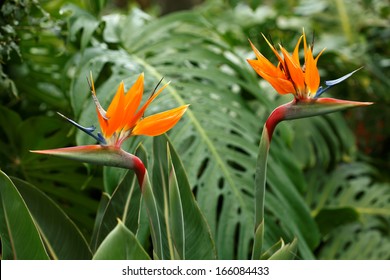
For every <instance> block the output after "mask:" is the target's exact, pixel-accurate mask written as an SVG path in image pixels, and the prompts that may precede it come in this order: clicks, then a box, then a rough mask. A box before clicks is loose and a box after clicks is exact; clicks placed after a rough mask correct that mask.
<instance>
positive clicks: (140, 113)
mask: <svg viewBox="0 0 390 280" xmlns="http://www.w3.org/2000/svg"><path fill="white" fill-rule="evenodd" d="M169 83H170V82H168V83H166V84H165V85H164V86H162V87H161V88H160V89H159V90H158V91H157V92H155V93H154V94H153V95H152V96H151V97H149V99H148V100H147V101H146V102H145V104H144V105H143V106H142V107H141V109H139V111H138V112H137V113H136V114H135V115H134V116H133V118H132V119H131V120H130V121H129V122H127V123H126V127H127V128H132V127H133V126H134V125H135V124H136V123H137V122H138V121H139V120H140V119H141V118H142V116H143V115H144V113H145V110H146V108H148V106H149V105H150V103H151V102H152V101H153V100H154V99H155V98H156V97H157V96H158V95H159V94H160V93H161V92H162V91H163V90H164V89H165V88H166V87H167V86H168V85H169Z"/></svg>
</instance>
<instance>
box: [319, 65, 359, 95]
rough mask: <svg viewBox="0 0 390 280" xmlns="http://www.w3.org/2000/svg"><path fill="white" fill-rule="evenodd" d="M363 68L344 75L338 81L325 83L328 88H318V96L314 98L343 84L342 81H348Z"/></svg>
mask: <svg viewBox="0 0 390 280" xmlns="http://www.w3.org/2000/svg"><path fill="white" fill-rule="evenodd" d="M362 68H363V67H360V68H359V69H356V70H354V71H352V72H351V73H348V74H347V75H344V76H342V77H341V78H338V79H336V80H330V81H325V85H327V87H326V88H323V87H322V86H321V87H319V88H318V90H317V92H316V95H315V96H314V98H317V97H319V96H320V95H321V94H323V93H324V92H325V91H327V90H328V89H330V88H331V87H333V86H335V85H337V84H339V83H341V82H342V81H344V80H346V79H348V78H349V77H351V76H352V75H353V74H355V72H357V71H359V70H360V69H362Z"/></svg>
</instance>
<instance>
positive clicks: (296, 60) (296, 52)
mask: <svg viewBox="0 0 390 280" xmlns="http://www.w3.org/2000/svg"><path fill="white" fill-rule="evenodd" d="M302 38H303V35H302V36H301V37H300V38H299V40H298V43H297V44H296V45H295V49H294V52H293V55H292V58H293V60H294V62H295V63H296V64H297V65H298V66H300V65H301V64H300V62H299V45H300V43H301V41H302Z"/></svg>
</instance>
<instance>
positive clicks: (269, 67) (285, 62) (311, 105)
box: [248, 32, 372, 259]
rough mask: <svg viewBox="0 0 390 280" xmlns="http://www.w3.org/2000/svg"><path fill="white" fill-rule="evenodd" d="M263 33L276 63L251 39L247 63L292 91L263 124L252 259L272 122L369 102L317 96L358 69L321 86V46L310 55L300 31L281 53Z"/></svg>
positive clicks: (258, 241)
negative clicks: (291, 48) (290, 46)
mask: <svg viewBox="0 0 390 280" xmlns="http://www.w3.org/2000/svg"><path fill="white" fill-rule="evenodd" d="M263 37H264V39H265V40H266V42H267V44H268V45H269V47H270V48H271V49H272V51H273V53H274V54H275V56H276V57H277V60H278V64H277V66H275V65H273V64H272V63H271V62H270V61H269V60H268V59H267V58H265V57H264V56H263V55H262V54H261V53H260V52H259V51H258V50H257V48H256V47H255V46H254V45H253V44H252V42H250V44H251V46H252V49H253V51H254V53H255V55H256V59H255V60H252V59H248V63H249V64H250V65H251V66H252V68H253V69H254V70H255V71H256V72H257V73H258V74H259V75H260V76H261V77H262V78H264V79H265V80H266V81H268V82H269V83H270V84H271V86H272V87H273V88H274V89H275V90H276V91H277V92H278V93H279V94H293V95H294V99H293V100H292V101H291V102H289V103H287V104H284V105H281V106H279V107H277V108H276V109H275V110H274V111H273V112H272V113H271V114H270V116H269V117H268V119H267V121H266V123H265V124H264V127H263V133H262V136H261V142H260V146H259V152H258V157H257V165H256V174H255V238H254V244H253V251H252V258H253V259H260V258H262V254H263V252H264V251H263V248H262V244H263V237H264V203H265V186H266V172H267V158H268V153H269V148H270V143H271V139H272V134H273V132H274V130H275V128H276V125H277V124H278V123H279V122H281V121H284V120H292V119H299V118H306V117H311V116H318V115H323V114H328V113H332V112H336V111H340V110H344V109H347V108H352V107H358V106H366V105H370V104H372V103H370V102H355V101H349V100H339V99H333V98H320V97H319V96H320V95H321V94H322V93H324V92H325V91H326V90H328V89H329V88H331V87H333V86H334V85H336V84H338V83H340V82H342V81H344V80H346V79H347V78H349V77H350V76H352V74H354V73H355V72H356V71H358V70H359V69H357V70H355V71H353V72H351V73H349V74H347V75H345V76H343V77H341V78H339V79H336V80H332V81H326V82H325V85H326V87H325V88H323V87H321V86H320V76H319V71H318V68H317V62H318V59H319V57H320V55H321V54H322V52H323V51H324V50H322V51H321V52H320V53H319V54H318V55H317V56H316V57H314V56H313V48H314V46H313V44H312V45H310V46H309V45H308V44H307V43H306V36H305V33H304V32H303V35H302V36H301V37H300V38H299V40H298V42H297V44H296V46H295V48H294V51H293V53H292V54H290V53H289V52H288V51H287V50H286V49H285V48H284V47H283V46H281V45H280V46H279V47H280V51H281V53H282V54H279V52H278V51H277V50H276V48H275V47H274V46H273V45H272V44H271V43H270V42H269V41H268V40H267V38H266V37H265V36H264V35H263ZM302 40H303V53H304V62H303V63H302V65H301V61H300V59H299V48H300V44H301V42H302Z"/></svg>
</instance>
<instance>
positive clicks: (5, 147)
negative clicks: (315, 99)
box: [0, 0, 390, 259]
mask: <svg viewBox="0 0 390 280" xmlns="http://www.w3.org/2000/svg"><path fill="white" fill-rule="evenodd" d="M25 2H26V3H27V2H29V3H30V4H31V5H32V6H29V5H30V4H29V5H26V6H23V8H19V7H18V6H17V5H19V4H17V3H25ZM25 2H24V1H20V2H19V1H5V3H6V4H2V6H1V13H2V15H6V13H8V15H7V16H4V17H1V21H2V22H1V23H2V25H1V28H0V29H1V33H0V35H1V36H3V37H0V40H1V41H2V42H4V41H7V42H10V43H9V44H8V43H7V44H3V43H2V44H1V45H0V48H1V63H2V66H1V67H2V69H1V71H2V72H0V74H1V79H2V80H1V84H2V85H1V86H0V89H1V90H0V98H1V100H2V106H0V127H1V129H0V136H1V137H0V148H1V149H0V161H1V163H0V164H1V165H0V168H1V170H2V171H3V172H5V173H7V174H8V175H9V176H10V177H12V176H13V177H12V181H11V180H10V179H9V178H8V177H7V176H6V175H5V174H4V173H3V172H2V173H1V176H0V177H1V178H2V179H1V184H0V193H1V198H2V199H1V202H2V212H1V219H2V221H5V219H6V218H7V219H8V220H9V221H11V222H12V224H9V225H7V224H6V223H3V222H2V223H1V225H2V227H1V234H2V235H1V242H2V258H3V259H8V258H14V257H17V258H52V259H56V258H58V259H72V258H74V259H77V258H87V259H88V258H91V257H93V258H94V259H133V258H134V259H135V258H141V259H147V258H152V259H153V258H159V259H161V258H177V259H191V258H195V259H196V258H198V259H201V258H206V259H211V258H219V259H248V258H250V257H251V254H252V251H251V248H252V244H253V238H254V202H253V199H254V190H253V184H254V173H255V170H254V168H255V165H256V155H257V151H258V145H259V141H260V135H261V128H262V126H263V124H264V121H265V119H266V117H267V116H268V115H269V113H270V112H271V111H272V110H273V109H274V108H275V107H276V106H278V105H280V104H282V103H285V102H287V101H289V98H290V97H288V96H278V95H277V94H276V93H274V90H273V89H271V88H270V87H269V86H268V85H266V84H265V83H263V82H262V81H261V79H260V78H259V77H258V76H257V75H256V74H255V73H254V71H253V70H252V69H250V68H249V66H248V65H247V63H246V61H245V59H246V58H250V57H253V54H252V53H251V50H250V47H249V45H248V42H247V39H248V38H250V39H251V40H252V41H253V42H254V44H255V45H256V46H258V47H259V49H260V50H261V51H262V53H264V54H265V55H266V56H267V57H268V55H270V56H271V55H272V53H271V51H270V50H269V49H268V46H266V44H265V43H264V41H263V40H262V37H261V35H260V33H264V34H267V35H268V34H271V35H272V38H273V41H274V42H275V43H278V42H281V41H282V42H283V44H284V45H286V48H287V49H290V48H291V47H292V46H293V45H294V42H295V41H296V38H297V36H298V35H299V33H300V32H301V29H302V27H305V30H306V33H307V34H310V33H311V31H312V30H315V33H316V35H315V50H314V52H315V53H318V51H319V50H321V49H322V48H323V47H327V50H326V52H325V53H324V54H323V55H322V57H321V58H320V60H319V67H320V70H321V77H322V81H324V80H331V79H333V78H337V77H340V76H342V75H344V74H345V73H348V72H350V71H351V70H354V69H356V68H359V67H360V66H362V65H363V64H364V65H365V68H364V69H363V70H360V71H359V72H358V73H357V74H355V76H354V77H353V78H351V79H349V80H348V81H346V82H345V83H343V84H342V85H340V86H338V87H335V88H334V89H332V90H331V91H329V92H330V94H332V95H333V96H334V97H339V98H342V99H351V100H361V101H376V102H377V103H380V105H379V106H383V108H386V107H385V106H388V94H387V88H388V83H389V81H388V79H387V77H388V76H389V72H388V71H389V67H388V59H387V57H388V51H389V48H387V47H386V46H388V42H389V40H388V34H389V27H388V24H386V19H387V18H388V13H389V9H388V8H386V5H384V3H385V2H386V1H375V4H374V5H369V4H368V2H370V1H362V2H361V3H359V4H357V5H348V7H351V8H350V9H349V8H348V9H347V10H345V9H343V5H344V7H345V5H347V4H348V1H347V0H345V1H341V0H340V1H333V2H331V1H288V2H287V3H286V1H274V2H272V3H273V4H272V5H271V4H269V5H267V3H268V2H267V1H265V2H266V3H262V4H261V5H260V4H258V3H257V2H259V1H247V2H250V3H249V4H250V6H248V5H246V4H245V3H244V2H237V3H236V1H205V3H204V4H202V5H200V6H199V7H198V8H196V9H194V10H191V11H186V12H180V13H174V14H171V15H167V16H164V17H161V18H154V17H152V16H151V15H149V14H146V13H144V12H143V11H141V10H138V9H137V8H132V9H131V10H129V11H127V12H123V11H122V13H116V12H114V11H112V10H104V8H103V7H104V1H98V2H96V1H72V3H73V4H68V3H67V4H65V2H68V1H60V0H56V1H47V2H45V1H42V2H41V4H37V3H36V2H34V1H31V2H30V1H25ZM87 2H91V3H92V2H93V3H94V4H96V3H98V4H96V5H93V6H91V5H89V4H88V3H87ZM260 2H261V1H260ZM336 3H337V4H336ZM29 7H33V8H31V9H30V8H29ZM11 8H12V9H11ZM363 10H364V11H367V12H364V13H363V12H362V11H363ZM16 11H18V13H16ZM103 14H104V15H103ZM363 15H365V16H363ZM352 19H354V20H353V22H354V24H353V25H352V24H351V22H352ZM3 21H4V24H3ZM16 21H18V22H23V23H26V22H31V23H32V24H31V25H32V27H31V29H26V30H24V29H22V28H20V29H19V27H16V26H17V25H16ZM18 26H20V25H18ZM340 26H341V27H342V28H340ZM3 38H7V39H3ZM18 38H23V40H19V39H18ZM18 53H19V55H14V54H18ZM18 56H20V57H22V60H21V59H20V58H19V57H18ZM90 71H91V72H92V74H93V77H94V80H95V85H96V90H97V95H98V98H99V100H100V101H101V103H102V105H103V107H104V108H107V105H108V103H109V102H110V100H111V98H112V96H113V94H114V93H115V91H116V88H117V86H118V84H119V82H120V81H122V80H123V81H124V82H125V86H126V87H127V88H128V87H129V86H130V85H131V84H132V83H133V82H134V81H135V79H136V77H137V76H138V75H139V73H141V72H144V73H145V98H147V97H148V95H149V93H150V92H152V91H153V89H154V87H155V85H156V84H157V83H158V81H159V80H160V79H161V78H162V77H164V80H163V83H165V82H167V81H171V84H170V85H169V87H167V88H166V89H165V90H164V92H163V93H162V94H161V96H159V97H158V98H157V99H156V100H155V101H154V102H153V106H151V108H150V109H148V111H147V112H146V115H149V114H152V113H154V112H160V111H163V110H166V109H170V108H173V107H175V106H178V105H183V104H188V103H190V104H191V106H190V108H189V110H188V111H187V112H186V114H185V116H184V117H183V119H182V121H180V122H179V123H178V125H177V126H176V127H175V128H174V129H172V131H170V132H169V139H170V141H169V142H168V143H169V144H168V145H167V141H166V138H165V137H158V138H156V139H154V140H153V141H152V139H147V138H144V137H137V138H134V139H131V140H128V142H127V143H126V144H125V145H124V147H123V148H124V149H125V150H127V151H129V152H132V153H134V151H136V150H137V155H138V156H140V157H141V158H142V159H143V161H144V162H145V163H146V162H147V167H148V171H149V175H150V178H151V185H150V186H149V189H148V190H149V191H150V193H149V197H148V196H146V197H143V195H142V194H141V191H140V189H139V187H138V184H137V182H136V180H135V178H134V174H133V173H132V172H131V171H127V170H118V169H115V168H108V167H104V168H103V171H102V169H101V168H96V167H94V166H90V165H81V164H79V163H74V162H70V161H64V160H60V159H55V158H46V157H43V156H40V155H35V154H31V153H29V150H33V149H49V148H55V147H65V146H74V145H76V144H77V145H82V144H91V143H93V139H92V138H88V136H87V135H85V134H83V133H81V132H76V131H75V129H74V128H71V127H70V126H69V124H68V123H65V122H63V120H61V119H60V118H57V117H56V115H55V112H56V111H60V112H61V113H63V114H65V115H67V116H68V117H71V118H72V119H75V120H76V121H77V122H79V123H80V124H81V125H84V126H90V125H98V122H97V118H96V112H95V107H94V104H93V102H92V100H91V98H90V93H89V88H88V83H87V81H86V76H87V75H88V74H89V72H90ZM10 93H11V94H10ZM12 93H13V94H12ZM327 94H328V93H327ZM377 108H381V107H377ZM374 110H375V111H374ZM353 112H355V113H348V115H341V114H332V115H329V116H326V117H315V118H310V119H301V120H296V121H291V122H284V123H282V124H280V125H279V126H278V129H277V130H276V131H275V135H274V138H273V141H272V144H271V150H270V155H269V161H268V174H267V188H266V195H265V213H264V217H265V220H264V225H265V227H264V242H263V244H262V248H263V254H262V255H261V258H265V259H266V258H273V259H280V258H291V257H296V258H302V259H312V258H321V259H359V258H361V259H362V258H370V259H379V258H389V255H388V252H389V250H388V248H389V244H390V241H389V236H390V233H389V230H388V229H389V215H390V210H389V205H390V200H389V189H390V185H389V183H388V181H386V180H387V179H386V177H385V176H386V172H385V171H386V170H387V169H384V168H388V165H386V164H388V162H389V161H388V154H384V156H382V157H383V159H381V160H378V159H377V158H376V159H375V160H371V159H368V160H366V159H365V158H363V157H361V151H362V149H363V148H364V149H365V150H367V149H369V148H370V147H372V150H373V152H372V155H373V156H375V155H378V154H379V155H382V154H383V151H384V150H383V148H381V146H384V145H383V143H384V141H385V138H386V137H388V135H389V134H388V130H386V129H387V128H386V126H384V125H383V127H382V128H381V127H380V123H381V122H382V123H386V120H387V118H388V115H387V114H388V113H386V110H380V109H375V108H374V109H364V111H363V110H356V111H353ZM379 112H381V113H379ZM363 114H364V118H362V117H361V115H363ZM345 117H346V118H347V120H348V122H346V121H345ZM365 120H367V121H370V122H373V120H374V122H375V123H376V124H378V125H377V127H375V126H371V127H370V128H368V129H369V130H368V131H369V132H370V133H372V134H373V137H369V136H370V135H371V134H369V133H368V134H367V131H366V130H364V131H363V132H362V131H361V130H357V129H354V130H351V128H350V127H351V126H350V125H352V128H355V127H358V126H357V125H356V126H355V125H353V124H354V123H358V124H359V125H363V127H365V128H367V126H364V123H365ZM359 127H360V126H359ZM374 129H376V130H374ZM362 133H363V134H362ZM367 139H368V140H367ZM373 139H374V140H373ZM364 141H366V142H364ZM369 141H376V142H375V143H372V142H371V143H370V142H369ZM141 142H142V144H141ZM356 142H358V144H359V146H356V144H355V143H356ZM381 144H382V145H381ZM364 161H365V162H364ZM371 163H374V164H371ZM370 164H371V165H370ZM374 165H375V166H376V167H379V170H377V169H376V167H374ZM381 168H382V169H381ZM387 176H388V175H387ZM16 177H18V178H19V179H16ZM27 182H28V183H27ZM32 185H34V186H35V187H33V186H32ZM27 186H29V188H30V189H28V191H27ZM19 188H20V189H19ZM23 190H24V191H23ZM42 192H44V193H42ZM102 192H103V194H102V195H101V193H102ZM193 194H194V196H193ZM10 195H11V196H12V198H13V199H14V200H15V201H16V202H17V203H15V205H10V204H9V200H8V199H6V198H5V197H6V196H7V197H8V196H10ZM141 197H142V199H141ZM32 199H39V200H40V201H42V203H44V204H45V205H47V206H48V207H51V209H53V211H50V213H44V212H42V211H41V209H39V207H38V204H35V203H33V202H32ZM99 200H100V202H99ZM9 207H12V209H14V210H12V211H11V212H9V210H10V209H11V208H9ZM153 207H154V208H153ZM16 208H17V209H18V210H15V209H16ZM5 210H7V211H5ZM152 210H153V211H155V212H154V213H156V215H155V216H154V219H158V220H159V222H160V228H159V229H158V230H160V233H161V235H160V236H161V237H162V238H163V239H164V241H163V242H160V241H158V240H157V237H158V235H157V234H156V233H155V232H153V231H155V230H157V229H156V228H153V227H151V225H150V224H149V223H148V216H149V215H151V213H152V212H151V211H152ZM15 211H16V213H14V212H15ZM8 214H10V215H11V216H7V215H8ZM20 216H23V217H20ZM335 216H336V217H337V219H335V218H334V217H335ZM149 217H150V216H149ZM21 219H23V223H20V222H18V221H21ZM33 219H34V221H35V222H33ZM51 219H56V220H58V221H64V223H65V225H66V229H65V230H64V231H63V232H61V233H60V234H61V236H62V238H61V240H62V242H68V243H67V244H69V246H67V249H65V250H64V251H61V249H60V248H58V244H56V242H55V240H53V238H52V237H51V236H52V235H54V234H55V232H56V230H58V228H57V227H56V225H55V224H52V225H51V226H49V225H48V224H47V223H48V220H51ZM118 219H119V222H118ZM24 221H26V222H24ZM156 221H157V220H156ZM153 225H155V224H154V223H152V226H153ZM6 226H7V227H9V228H17V229H18V230H19V231H20V232H16V233H17V235H16V236H15V237H16V239H15V241H18V242H21V243H20V244H23V245H25V244H28V245H29V246H31V248H30V250H29V251H28V252H29V254H32V255H28V254H26V255H24V253H23V254H22V255H19V254H20V253H19V252H18V251H13V249H12V246H11V241H12V240H13V239H12V237H13V236H10V235H9V234H8V233H7V230H6V228H5V227H6ZM21 231H26V232H28V234H27V235H25V236H32V237H31V238H34V240H32V241H31V242H30V241H29V240H27V239H26V238H25V237H20V236H22V235H20V234H21ZM151 232H152V237H153V234H154V235H155V236H154V237H153V238H151ZM23 234H24V233H23ZM85 240H87V242H85ZM367 240H369V242H370V244H368V243H365V242H368V241H367ZM151 241H152V242H151ZM26 242H28V243H26ZM159 242H160V243H159ZM87 243H89V244H87ZM199 243H201V244H203V245H202V246H199V245H198V244H199ZM15 244H16V243H15ZM119 245H121V246H122V247H121V248H122V249H121V250H110V248H112V247H113V246H114V247H119ZM156 245H161V246H160V248H162V249H161V250H159V249H157V246H156ZM27 248H29V247H27ZM73 248H77V249H73ZM15 250H19V249H18V247H15ZM34 252H37V253H34ZM359 252H360V253H359Z"/></svg>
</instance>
